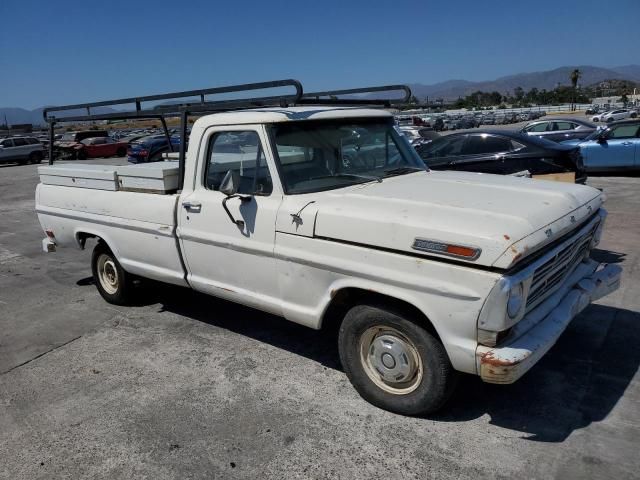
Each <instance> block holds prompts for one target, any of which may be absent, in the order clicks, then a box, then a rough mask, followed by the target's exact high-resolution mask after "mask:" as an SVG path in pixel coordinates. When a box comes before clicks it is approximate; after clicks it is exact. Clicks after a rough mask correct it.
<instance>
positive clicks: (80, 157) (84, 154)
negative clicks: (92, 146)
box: [76, 150, 87, 160]
mask: <svg viewBox="0 0 640 480" xmlns="http://www.w3.org/2000/svg"><path fill="white" fill-rule="evenodd" d="M76 158H77V159H78V160H86V159H87V152H85V151H84V150H78V152H77V153H76Z"/></svg>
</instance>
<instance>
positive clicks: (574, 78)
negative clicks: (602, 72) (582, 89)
mask: <svg viewBox="0 0 640 480" xmlns="http://www.w3.org/2000/svg"><path fill="white" fill-rule="evenodd" d="M581 76H582V72H581V71H580V70H579V69H577V68H574V69H573V71H572V72H571V75H569V79H570V80H571V88H572V89H573V102H572V104H571V110H575V109H576V93H577V89H578V80H580V77H581Z"/></svg>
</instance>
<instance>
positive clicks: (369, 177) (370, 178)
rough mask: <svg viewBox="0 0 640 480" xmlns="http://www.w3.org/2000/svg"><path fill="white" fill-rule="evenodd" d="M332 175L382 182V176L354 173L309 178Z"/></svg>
mask: <svg viewBox="0 0 640 480" xmlns="http://www.w3.org/2000/svg"><path fill="white" fill-rule="evenodd" d="M333 177H350V178H362V179H363V180H367V181H369V182H378V183H381V182H382V177H376V176H373V175H357V174H355V173H335V174H333V175H320V176H319V177H311V178H310V179H309V180H320V179H321V178H333Z"/></svg>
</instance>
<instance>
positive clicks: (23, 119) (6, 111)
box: [0, 107, 116, 125]
mask: <svg viewBox="0 0 640 480" xmlns="http://www.w3.org/2000/svg"><path fill="white" fill-rule="evenodd" d="M43 109H44V107H40V108H36V109H35V110H25V109H24V108H12V107H7V108H2V107H0V124H4V119H5V115H6V118H7V122H8V123H9V125H16V124H19V123H31V124H33V125H42V124H44V119H43V118H42V110H43ZM115 111H116V110H114V109H113V108H109V107H97V108H94V109H92V110H91V112H92V113H96V114H102V113H113V112H115ZM86 113H87V112H86V110H84V109H78V110H69V111H66V112H59V113H58V114H56V116H57V117H59V118H62V117H71V116H76V115H85V114H86Z"/></svg>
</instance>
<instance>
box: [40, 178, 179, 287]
mask: <svg viewBox="0 0 640 480" xmlns="http://www.w3.org/2000/svg"><path fill="white" fill-rule="evenodd" d="M88 190H89V189H88V188H86V187H85V188H77V187H70V186H61V185H47V184H44V183H40V184H39V185H38V187H37V189H36V212H37V214H38V218H39V220H40V223H41V225H42V226H43V228H44V229H45V230H50V231H51V232H52V234H53V235H54V236H55V243H56V244H57V245H59V246H62V247H65V246H73V245H80V246H81V242H80V240H81V239H82V238H83V237H84V236H88V237H92V236H96V237H99V238H101V239H102V240H103V241H105V242H106V243H107V245H108V246H109V247H110V248H111V250H112V251H113V253H114V254H115V255H116V257H117V259H118V261H119V262H120V263H121V264H122V266H123V268H124V269H125V270H126V271H128V272H130V273H132V274H137V275H142V276H145V277H147V278H152V279H156V280H161V281H164V282H169V283H174V284H177V285H186V282H185V280H184V275H185V273H184V269H183V266H182V261H181V258H180V253H179V250H178V243H177V238H176V221H175V219H176V206H177V202H178V199H179V195H178V194H167V195H157V194H153V193H142V192H129V191H110V190H103V189H91V191H88Z"/></svg>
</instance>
